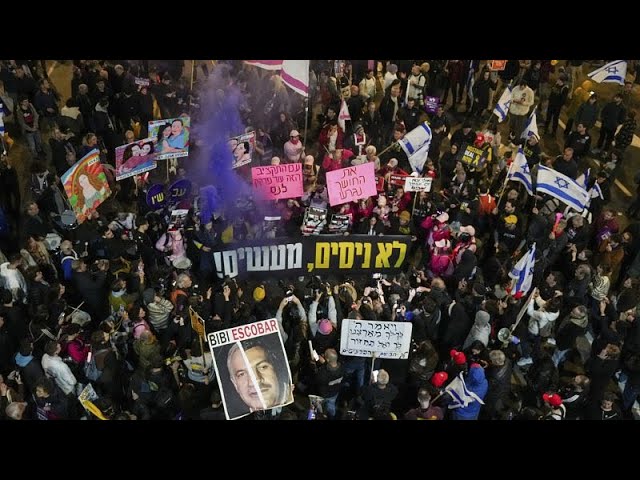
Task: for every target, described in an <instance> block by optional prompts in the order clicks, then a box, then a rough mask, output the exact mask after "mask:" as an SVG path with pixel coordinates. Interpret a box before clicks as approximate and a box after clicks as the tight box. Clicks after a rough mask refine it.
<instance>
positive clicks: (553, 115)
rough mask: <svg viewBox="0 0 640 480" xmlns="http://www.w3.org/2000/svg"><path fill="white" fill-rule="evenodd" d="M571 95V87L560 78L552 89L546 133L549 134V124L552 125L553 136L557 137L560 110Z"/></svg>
mask: <svg viewBox="0 0 640 480" xmlns="http://www.w3.org/2000/svg"><path fill="white" fill-rule="evenodd" d="M568 95H569V87H567V86H566V85H565V83H564V78H563V77H558V79H557V80H556V84H555V85H554V86H553V87H551V92H549V105H548V106H547V113H546V115H545V122H544V133H549V124H551V134H552V135H554V136H555V134H556V131H557V130H558V121H559V120H560V110H561V109H562V106H563V105H564V104H565V102H566V101H567V96H568Z"/></svg>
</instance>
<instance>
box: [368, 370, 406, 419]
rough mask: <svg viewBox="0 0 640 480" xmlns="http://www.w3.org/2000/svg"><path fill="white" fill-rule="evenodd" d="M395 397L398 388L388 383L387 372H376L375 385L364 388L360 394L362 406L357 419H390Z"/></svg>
mask: <svg viewBox="0 0 640 480" xmlns="http://www.w3.org/2000/svg"><path fill="white" fill-rule="evenodd" d="M397 396H398V387H396V386H395V385H393V384H392V383H389V374H388V373H387V371H386V370H378V377H377V379H376V381H375V383H371V384H370V385H368V386H366V387H365V388H364V390H363V392H362V400H363V405H362V407H361V408H360V411H359V413H358V419H359V420H366V419H368V418H374V419H376V420H389V419H391V418H392V414H391V404H392V402H393V401H394V400H395V399H396V397H397Z"/></svg>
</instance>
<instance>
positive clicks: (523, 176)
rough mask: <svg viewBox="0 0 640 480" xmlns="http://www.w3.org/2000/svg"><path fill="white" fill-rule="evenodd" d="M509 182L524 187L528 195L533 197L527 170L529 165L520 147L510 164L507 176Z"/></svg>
mask: <svg viewBox="0 0 640 480" xmlns="http://www.w3.org/2000/svg"><path fill="white" fill-rule="evenodd" d="M508 178H509V180H513V181H514V182H520V183H521V184H523V185H524V188H525V189H526V190H527V192H528V193H529V195H533V186H532V183H531V170H529V164H528V163H527V157H525V156H524V151H523V150H522V147H520V148H518V154H517V155H516V158H515V159H514V160H513V163H512V164H511V168H510V169H509V174H508Z"/></svg>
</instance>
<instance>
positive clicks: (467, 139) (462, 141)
mask: <svg viewBox="0 0 640 480" xmlns="http://www.w3.org/2000/svg"><path fill="white" fill-rule="evenodd" d="M475 139H476V132H474V131H473V128H472V127H471V123H469V122H464V123H463V124H462V127H461V128H460V129H458V130H456V131H455V132H453V135H451V141H450V142H449V143H450V145H454V144H455V145H458V151H462V152H464V148H465V147H466V146H467V145H473V142H474V141H475Z"/></svg>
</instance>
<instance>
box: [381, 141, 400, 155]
mask: <svg viewBox="0 0 640 480" xmlns="http://www.w3.org/2000/svg"><path fill="white" fill-rule="evenodd" d="M396 143H397V142H395V141H394V142H393V143H391V145H389V146H388V147H387V148H385V149H384V150H382V151H381V152H380V153H378V157H379V156H380V155H382V154H383V153H386V152H387V150H389V149H390V148H391V147H393V146H394V145H395V144H396Z"/></svg>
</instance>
